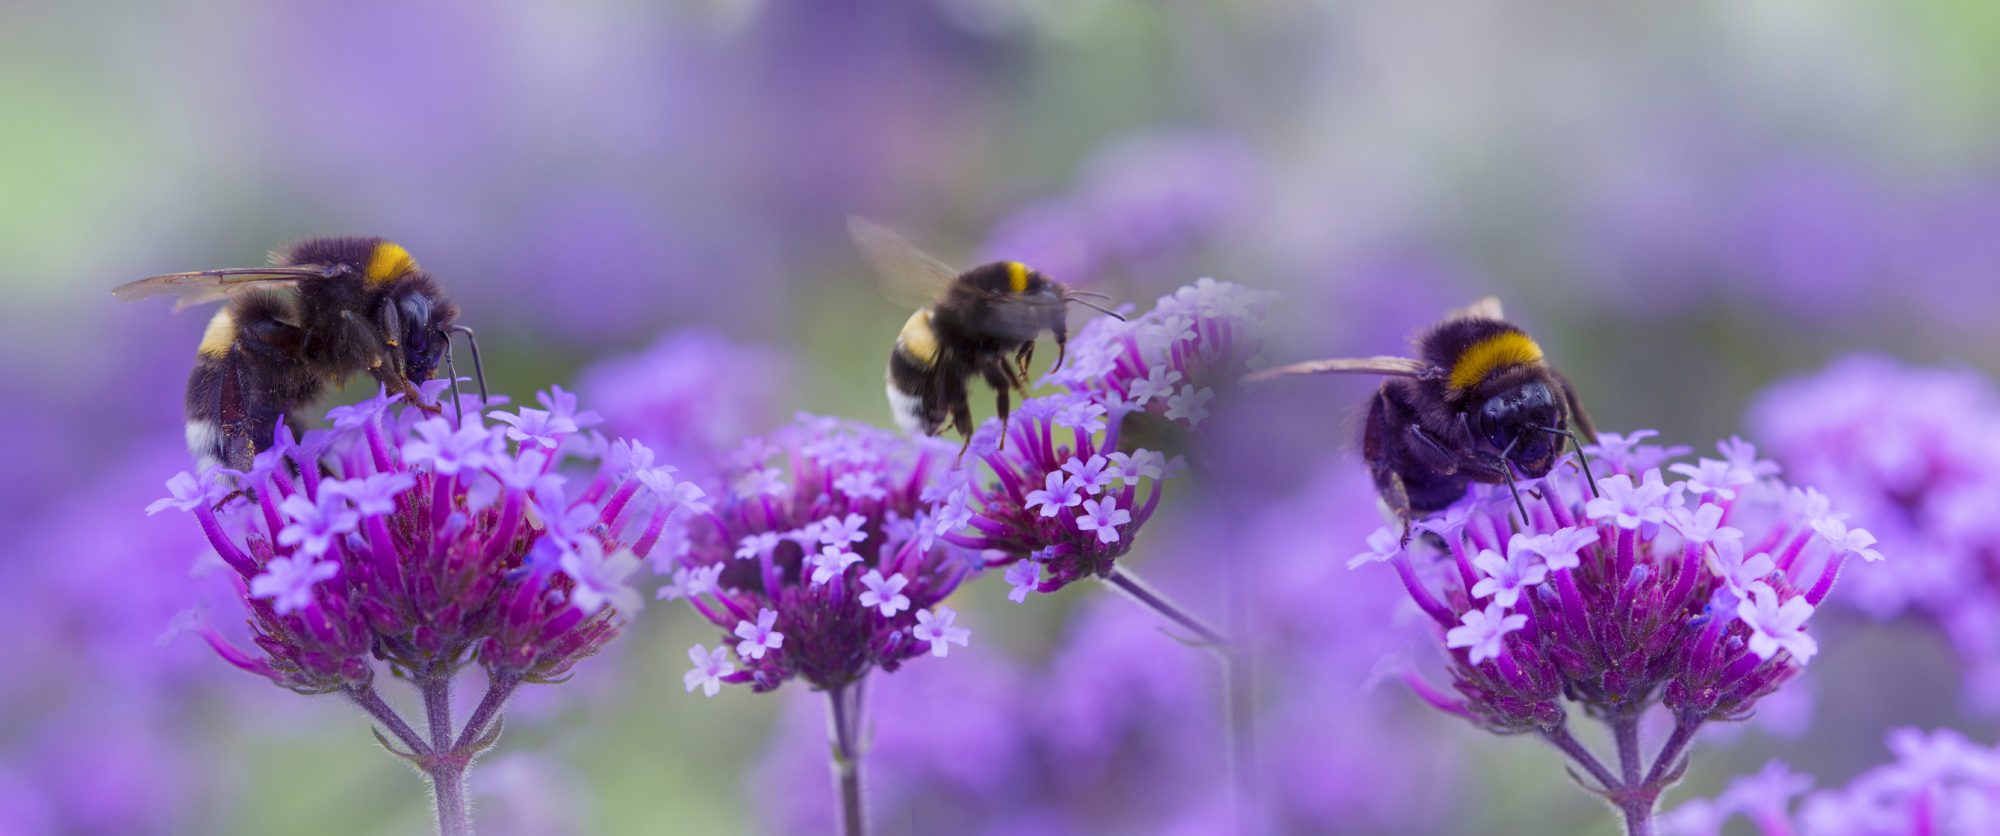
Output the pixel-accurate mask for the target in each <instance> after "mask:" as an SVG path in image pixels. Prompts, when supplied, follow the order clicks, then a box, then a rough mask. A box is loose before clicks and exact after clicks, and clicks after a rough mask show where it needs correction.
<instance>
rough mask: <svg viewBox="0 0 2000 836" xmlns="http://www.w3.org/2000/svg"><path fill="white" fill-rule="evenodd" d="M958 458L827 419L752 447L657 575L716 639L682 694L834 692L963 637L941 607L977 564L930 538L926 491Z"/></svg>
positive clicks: (927, 443)
mask: <svg viewBox="0 0 2000 836" xmlns="http://www.w3.org/2000/svg"><path fill="white" fill-rule="evenodd" d="M955 453H956V451H955V449H954V448H953V447H952V446H951V445H948V444H945V443H943V442H939V441H935V440H931V439H923V440H917V441H913V440H909V439H905V438H903V437H901V436H899V435H896V434H894V433H890V432H887V431H884V430H880V429H877V428H874V427H870V426H866V425H863V424H858V423H854V422H849V421H842V420H839V419H835V418H820V417H813V416H800V417H799V418H798V419H797V420H796V421H794V422H793V423H791V424H789V425H787V426H785V427H783V428H781V429H779V430H778V431H777V432H775V433H773V434H771V435H770V436H768V437H765V438H759V439H753V440H751V441H750V442H749V443H747V444H745V445H744V448H743V449H742V450H741V451H740V452H739V453H738V454H736V456H735V457H734V461H733V462H732V463H731V465H730V467H729V468H728V469H727V470H726V472H725V474H724V477H723V481H724V484H725V487H721V488H719V489H718V491H717V496H718V497H719V499H718V500H717V501H716V505H715V507H714V509H713V511H712V512H711V513H708V514H706V515H704V518H703V519H698V520H694V521H693V522H692V523H691V524H690V526H689V527H688V529H687V531H686V541H685V543H684V544H683V545H682V546H681V548H680V549H679V550H678V553H677V555H675V556H670V557H668V558H667V559H665V560H663V561H661V562H660V563H659V564H658V566H659V570H660V571H662V572H664V573H668V574H671V576H672V582H671V583H670V584H669V585H668V586H666V587H665V588H663V589H662V590H661V592H660V595H661V597H665V598H685V599H687V600H688V603H689V604H690V605H692V606H693V607H694V609H695V610H696V611H697V612H699V613H701V615H702V616H703V617H704V618H707V619H708V620H709V622H710V623H711V624H713V625H715V627H716V628H717V629H718V630H720V631H722V635H723V643H722V644H721V645H719V646H717V647H715V648H714V649H709V648H707V647H704V646H702V645H696V646H695V647H693V648H690V650H689V658H690V659H691V660H692V661H693V662H694V667H693V669H692V670H690V671H688V673H687V676H686V678H685V679H686V682H685V684H686V685H687V688H688V690H689V691H693V690H695V689H696V688H701V689H702V690H703V691H704V692H706V693H708V694H709V695H711V696H713V695H714V694H715V693H716V692H718V691H719V690H720V688H721V685H722V683H748V684H749V685H750V686H751V688H752V689H753V690H756V691H769V690H771V689H774V688H777V687H778V686H779V685H781V684H783V683H784V682H785V681H786V680H788V679H791V678H793V677H795V676H796V677H803V678H804V679H805V680H806V681H808V682H810V683H812V684H813V685H814V686H815V687H817V688H822V689H831V688H839V687H841V686H844V685H847V684H848V683H851V682H854V681H855V680H858V679H860V678H861V677H862V676H865V675H866V674H867V673H868V672H869V671H871V670H873V669H875V668H881V669H883V670H888V671H894V670H896V668H897V667H898V666H900V665H902V663H903V662H904V661H905V660H907V659H909V658H910V657H913V656H919V655H924V654H930V655H936V656H944V655H946V654H948V653H949V652H950V648H951V647H952V646H954V645H964V644H965V643H966V641H967V639H968V637H969V635H970V633H969V631H968V630H967V629H966V628H965V627H962V626H959V625H958V624H957V623H956V617H957V614H956V613H955V612H954V611H953V610H952V608H951V607H948V606H945V605H944V604H943V603H942V602H943V601H944V599H945V598H946V597H947V596H949V595H950V594H951V593H952V591H953V590H955V589H957V588H958V585H959V583H960V582H961V581H963V580H964V579H965V578H966V576H968V575H970V574H972V573H974V572H976V571H978V570H979V568H980V562H979V557H978V555H976V554H973V553H971V552H969V551H967V550H965V549H963V548H960V547H958V546H955V545H952V544H951V543H948V542H946V541H945V540H943V539H941V538H939V537H938V536H937V528H938V526H937V523H936V522H935V516H934V515H935V512H934V502H935V500H936V485H935V484H934V482H935V480H936V479H937V478H938V477H939V476H940V474H942V473H943V472H944V470H945V469H946V468H947V467H948V466H949V465H950V464H951V462H952V460H953V456H954V455H955Z"/></svg>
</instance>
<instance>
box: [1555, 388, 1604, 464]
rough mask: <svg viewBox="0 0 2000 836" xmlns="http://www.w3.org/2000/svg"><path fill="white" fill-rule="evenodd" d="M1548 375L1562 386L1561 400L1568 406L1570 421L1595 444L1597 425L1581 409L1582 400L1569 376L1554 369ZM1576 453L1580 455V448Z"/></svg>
mask: <svg viewBox="0 0 2000 836" xmlns="http://www.w3.org/2000/svg"><path fill="white" fill-rule="evenodd" d="M1549 376H1551V377H1554V378H1555V379H1556V383H1557V384H1558V385H1560V386H1561V387H1562V390H1563V400H1564V401H1565V402H1567V404H1568V406H1569V420H1570V423H1572V424H1575V425H1576V428H1577V429H1579V430H1582V431H1583V437H1584V438H1587V439H1589V440H1590V443H1592V444H1596V443H1597V427H1596V426H1595V425H1593V424H1592V423H1591V422H1590V413H1588V412H1585V411H1583V400H1582V399H1581V398H1578V397H1577V395H1576V386H1575V385H1573V384H1571V383H1570V382H1569V378H1567V377H1564V376H1563V375H1562V373H1561V372H1558V371H1556V370H1554V369H1550V370H1549ZM1578 455H1582V451H1581V450H1579V451H1578Z"/></svg>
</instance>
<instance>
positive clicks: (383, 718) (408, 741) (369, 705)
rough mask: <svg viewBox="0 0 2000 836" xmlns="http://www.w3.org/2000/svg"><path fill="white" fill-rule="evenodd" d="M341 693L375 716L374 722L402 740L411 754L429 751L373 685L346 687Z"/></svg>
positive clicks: (428, 747)
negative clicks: (376, 691)
mask: <svg viewBox="0 0 2000 836" xmlns="http://www.w3.org/2000/svg"><path fill="white" fill-rule="evenodd" d="M342 693H344V694H346V695H347V698H348V699H349V700H352V701H353V702H354V704H355V705H358V706H360V707H361V710H362V711H366V712H368V716H370V717H373V718H375V722H377V723H381V724H382V726H383V728H386V729H388V730H389V733H390V734H393V735H395V736H396V739H397V740H400V741H403V745H404V746H408V747H410V753H411V754H415V755H423V754H426V753H428V752H430V750H431V747H430V744H428V743H425V742H424V739H423V738H421V737H418V736H417V731H416V729H412V728H410V724H409V723H407V722H404V721H403V716H402V715H400V714H397V713H396V709H394V708H390V707H389V704H388V703H387V702H384V701H383V700H382V695H381V694H378V693H375V686H374V685H363V686H360V687H358V688H348V689H347V690H345V691H343V692H342Z"/></svg>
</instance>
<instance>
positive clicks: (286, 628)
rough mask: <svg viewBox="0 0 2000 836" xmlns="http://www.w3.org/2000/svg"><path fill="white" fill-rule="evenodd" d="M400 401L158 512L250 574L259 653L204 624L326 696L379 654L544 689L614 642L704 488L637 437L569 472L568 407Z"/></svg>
mask: <svg viewBox="0 0 2000 836" xmlns="http://www.w3.org/2000/svg"><path fill="white" fill-rule="evenodd" d="M554 394H555V397H554V398H553V399H551V398H550V397H549V396H548V395H544V400H553V401H561V400H562V398H561V395H562V393H561V392H560V391H558V392H556V393H554ZM396 400H398V398H391V397H383V396H381V395H377V396H376V397H375V398H372V399H369V400H368V401H364V402H362V403H361V404H358V405H355V406H349V407H340V408H338V409H335V410H334V411H333V412H332V413H329V416H328V417H329V419H330V420H331V421H332V423H333V427H332V428H331V429H324V430H312V431H309V432H307V433H306V434H305V436H304V438H302V439H299V440H296V441H295V440H294V439H293V438H292V437H291V434H290V433H289V432H288V431H284V430H281V431H280V432H279V434H278V438H277V443H276V444H274V445H273V446H272V447H271V449H268V450H265V451H264V452H262V453H259V454H258V455H257V458H256V462H255V464H254V465H253V466H252V468H251V470H250V472H248V473H241V474H236V473H230V472H228V471H223V470H221V469H219V468H210V469H208V470H206V471H204V472H203V473H201V474H200V475H194V474H189V473H185V472H183V473H181V474H179V475H177V476H175V477H174V478H173V479H172V480H171V481H169V482H168V490H169V491H170V493H171V495H170V496H169V497H168V498H166V499H162V500H160V501H158V502H155V503H154V504H153V506H152V507H151V508H149V509H148V510H149V511H152V512H155V513H157V512H159V511H162V510H166V509H168V508H174V509H178V510H182V511H188V512H191V513H193V514H194V515H195V516H196V517H197V519H199V520H200V522H201V525H202V529H203V531H204V532H205V533H206V534H207V535H208V539H209V543H210V545H211V546H213V547H214V548H215V550H216V552H217V553H218V554H219V555H221V557H222V560H223V561H224V562H225V563H227V564H228V566H229V568H230V569H231V570H233V571H234V573H235V575H236V577H237V579H238V581H239V584H240V591H241V593H242V602H243V605H244V607H245V609H246V610H247V612H248V615H249V622H250V627H251V630H252V634H253V637H252V640H253V642H254V643H255V645H256V648H255V650H253V651H249V652H245V651H243V650H241V649H238V648H237V647H235V646H233V645H231V644H230V643H228V642H227V641H225V640H223V639H222V637H221V636H220V635H219V634H218V633H217V632H216V631H215V630H214V629H213V628H209V627H205V626H201V627H197V628H196V629H198V630H200V631H201V632H202V633H203V635H204V636H205V637H206V638H207V639H208V640H209V642H210V644H211V645H213V646H214V647H215V649H216V651H217V652H218V653H220V654H221V655H222V656H223V658H225V659H227V660H228V661H229V662H231V663H232V664H235V665H236V666H238V667H241V668H243V669H245V670H248V671H250V672H252V673H256V674H259V675H261V676H264V677H266V678H268V679H270V680H271V681H273V682H275V683H277V684H279V685H281V686H284V687H286V688H290V689H292V690H294V691H299V692H302V693H324V692H330V691H337V690H342V689H349V688H357V687H361V686H365V685H367V684H368V683H369V682H370V679H371V677H372V673H371V669H370V666H369V660H370V659H371V658H381V659H384V660H386V661H388V662H389V663H390V664H392V665H395V666H397V667H398V668H401V669H404V670H415V669H418V668H430V669H436V668H438V667H439V666H442V667H443V668H444V669H445V670H456V669H457V668H458V667H459V666H461V665H464V664H466V663H467V662H468V661H470V660H472V659H474V658H476V659H477V661H478V662H479V664H480V665H481V666H483V667H484V668H486V670H487V671H488V673H489V674H490V675H492V676H494V677H496V678H507V679H510V680H524V681H547V680H550V679H553V678H557V677H561V676H563V675H564V674H565V673H566V672H568V671H569V670H570V668H571V667H572V666H573V665H575V664H576V663H577V661H578V660H580V659H582V658H583V657H585V656H588V655H590V654H591V653H594V652H596V651H597V649H598V648H600V647H602V646H603V645H604V643H605V642H608V641H610V640H611V638H612V637H613V636H615V635H617V633H618V631H619V628H620V627H621V626H622V624H623V623H624V622H625V621H626V620H627V619H629V618H631V616H632V615H633V614H634V613H635V612H636V610H637V608H638V604H639V600H638V597H637V595H636V594H635V593H633V592H632V590H631V589H630V588H629V583H628V579H629V578H630V576H631V575H632V574H633V571H634V570H635V569H636V568H637V565H638V558H639V557H640V556H643V555H645V554H646V553H647V552H648V551H649V550H650V549H651V548H652V547H653V545H654V544H655V543H656V542H657V541H658V538H659V533H660V530H661V528H662V527H663V526H664V525H665V523H666V522H667V521H668V519H669V518H670V517H671V516H672V515H673V514H675V513H676V512H677V511H679V510H680V509H683V508H698V507H699V493H698V492H689V491H686V490H679V491H677V490H675V489H674V487H675V486H673V485H672V484H671V483H672V477H671V476H669V475H667V473H668V472H669V471H671V468H661V467H655V466H654V465H653V463H652V461H651V458H652V457H651V454H650V452H649V451H646V450H645V449H644V448H643V447H639V446H634V445H629V444H621V446H619V447H618V448H617V449H618V450H620V451H621V455H619V456H615V457H609V458H607V461H606V463H605V464H604V465H602V466H599V467H598V468H597V469H596V472H595V475H594V477H591V476H585V478H583V479H581V480H578V481H572V480H571V479H570V477H568V476H566V475H565V474H564V472H563V471H562V469H561V467H560V465H561V464H563V463H564V461H565V460H566V459H568V458H570V457H571V455H572V454H571V453H570V452H568V451H573V450H575V449H579V448H583V447H588V446H590V445H587V444H565V442H566V441H569V440H571V439H572V438H573V433H574V432H575V428H576V422H575V421H574V418H575V414H574V409H573V407H574V403H573V401H572V402H567V403H568V406H567V408H565V407H564V406H560V405H557V406H556V407H555V408H554V409H549V410H535V409H533V408H528V409H523V410H520V411H517V412H494V413H491V414H490V416H489V417H492V418H494V420H495V422H496V423H495V424H492V425H488V424H486V423H484V422H483V421H482V420H481V418H480V416H479V415H478V414H477V413H476V412H468V413H467V414H466V416H465V423H463V424H459V423H457V422H456V421H455V420H454V419H453V418H452V417H451V415H450V413H449V412H447V413H446V414H445V415H441V416H433V415H426V414H424V413H423V412H421V411H419V410H415V409H407V410H402V411H401V412H400V413H396V412H392V411H391V409H390V406H391V404H392V403H394V402H395V401H396ZM614 462H615V463H614ZM232 488H240V489H241V490H242V491H247V492H248V493H247V494H245V493H238V492H232ZM218 501H222V502H225V503H226V504H225V505H224V506H223V507H222V508H221V510H220V511H219V512H218V510H216V508H215V507H214V506H215V505H216V503H217V502H218Z"/></svg>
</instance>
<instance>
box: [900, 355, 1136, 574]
mask: <svg viewBox="0 0 2000 836" xmlns="http://www.w3.org/2000/svg"><path fill="white" fill-rule="evenodd" d="M1000 432H1001V429H1000V423H999V421H998V420H997V419H996V420H992V421H988V422H987V423H986V424H985V425H983V426H982V427H981V428H980V430H979V432H978V433H977V434H975V436H974V438H973V442H972V449H974V450H977V451H978V456H979V458H980V459H981V460H983V461H984V462H985V463H986V465H987V467H988V468H990V471H991V474H992V479H991V481H987V482H985V483H984V484H981V483H980V482H978V481H977V480H971V479H967V480H966V481H965V483H964V484H961V485H958V486H957V487H955V488H953V489H952V490H951V491H950V492H949V493H947V494H946V496H945V499H944V502H943V504H942V505H941V506H940V507H939V510H938V513H937V522H936V529H937V532H938V534H939V536H941V537H943V538H944V539H945V540H947V541H949V542H951V543H953V544H956V545H958V546H962V547H964V548H968V549H975V550H981V551H994V552H999V553H1000V555H1001V556H1000V557H998V558H996V565H1008V569H1007V575H1006V578H1007V581H1008V583H1010V584H1012V585H1013V588H1014V590H1013V592H1011V593H1010V597H1012V598H1013V599H1014V600H1015V601H1016V602H1019V601H1023V600H1025V599H1026V597H1027V595H1028V593H1030V592H1042V593H1049V592H1054V591H1056V590H1058V589H1061V588H1063V587H1065V586H1068V585H1069V584H1071V583H1075V582H1076V581H1079V580H1083V579H1085V578H1092V577H1105V576H1108V575H1109V574H1110V572H1111V569H1112V564H1113V562H1114V561H1116V560H1117V559H1118V558H1119V557H1121V556H1123V555H1124V554H1125V553H1126V552H1128V551H1131V549H1132V542H1133V540H1134V538H1135V537H1136V536H1137V534H1138V531H1139V527H1140V526H1142V525H1145V524H1146V520H1147V519H1149V518H1151V517H1152V515H1153V511H1154V510H1155V509H1156V508H1158V507H1159V504H1160V494H1161V482H1162V481H1164V480H1165V479H1166V478H1167V474H1168V472H1169V470H1170V469H1172V467H1171V465H1172V464H1173V463H1170V462H1168V461H1167V457H1166V456H1165V455H1163V454H1160V453H1157V452H1154V451H1151V450H1146V449H1144V448H1140V449H1138V450H1134V451H1132V452H1131V453H1123V452H1119V450H1118V425H1117V424H1116V423H1113V422H1112V421H1110V420H1109V419H1107V417H1106V415H1105V409H1104V407H1103V406H1102V405H1101V404H1098V403H1096V402H1094V401H1092V400H1091V399H1089V398H1088V397H1085V396H1081V395H1074V394H1070V395H1050V396H1046V397H1040V398H1033V399H1030V400H1029V401H1028V402H1027V403H1024V404H1022V405H1021V408H1020V409H1019V410H1018V411H1016V412H1015V413H1014V414H1013V415H1012V416H1011V417H1010V419H1009V421H1008V424H1007V428H1006V430H1005V432H1006V433H1007V438H1006V444H1005V446H1004V447H1002V446H999V445H998V444H997V440H998V438H999V433H1000ZM959 475H960V476H961V477H962V476H963V475H964V474H963V473H962V472H960V473H959ZM1142 486H1143V487H1144V490H1143V491H1142V490H1141V487H1142ZM968 526H969V527H970V530H969V531H966V530H965V529H966V528H967V527H968ZM1045 576H1046V577H1045Z"/></svg>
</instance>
